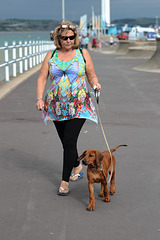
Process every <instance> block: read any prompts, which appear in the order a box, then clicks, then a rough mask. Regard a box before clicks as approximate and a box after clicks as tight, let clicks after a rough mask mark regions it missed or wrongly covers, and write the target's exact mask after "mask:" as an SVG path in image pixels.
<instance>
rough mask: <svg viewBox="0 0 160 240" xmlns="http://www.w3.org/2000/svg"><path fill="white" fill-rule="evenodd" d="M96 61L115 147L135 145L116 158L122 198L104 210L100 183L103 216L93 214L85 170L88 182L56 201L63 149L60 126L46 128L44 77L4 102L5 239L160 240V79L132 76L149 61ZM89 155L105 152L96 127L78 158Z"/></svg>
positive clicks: (0, 186) (1, 187) (0, 121)
mask: <svg viewBox="0 0 160 240" xmlns="http://www.w3.org/2000/svg"><path fill="white" fill-rule="evenodd" d="M91 55H92V58H93V61H94V64H95V70H96V73H97V75H98V77H99V81H100V82H101V84H102V92H101V97H100V115H101V118H102V122H103V126H104V129H105V132H106V135H107V139H108V142H109V145H110V147H111V148H114V147H116V146H117V145H119V144H127V145H128V147H127V148H120V149H118V150H117V151H116V152H115V153H114V155H115V158H116V162H117V164H116V193H115V195H114V196H111V202H110V203H104V202H103V201H102V199H101V198H99V197H98V192H99V190H100V184H96V185H95V198H96V209H95V211H94V212H88V211H87V210H86V207H87V205H88V202H89V194H88V186H87V183H88V182H87V177H86V167H85V166H84V167H83V172H84V178H83V179H81V180H80V181H78V182H73V183H70V186H69V188H70V194H69V196H67V197H61V196H58V195H57V189H58V187H59V184H60V180H61V170H62V147H61V143H60V141H59V139H58V136H57V133H56V130H55V128H54V126H53V124H52V123H51V122H48V125H47V126H45V125H44V123H43V121H42V118H41V112H38V111H37V110H36V108H35V99H36V80H37V77H38V74H39V70H38V71H37V72H35V73H33V74H32V75H31V76H29V77H28V76H27V78H26V81H23V82H22V83H21V84H20V85H18V87H16V86H14V88H13V89H14V90H12V91H11V92H9V94H6V95H5V96H4V97H3V98H2V99H1V100H0V136H1V137H0V216H1V218H0V235H1V239H2V240H10V239H12V240H52V239H54V240H82V239H83V240H97V239H100V240H104V239H107V240H109V239H114V240H151V239H154V240H159V239H160V210H159V209H160V200H159V199H160V187H159V183H160V173H159V172H160V160H159V158H160V145H159V144H160V94H159V89H160V75H159V73H147V72H140V71H135V70H133V67H134V66H137V65H140V64H142V63H143V61H144V59H119V58H117V56H116V54H103V53H99V52H93V51H92V52H91ZM13 81H15V80H13ZM7 84H8V83H7ZM9 84H10V83H9ZM3 87H4V86H2V87H1V89H0V92H1V93H2V92H3ZM15 87H16V88H15ZM91 91H92V90H91ZM93 98H94V96H93ZM86 148H95V149H98V150H100V151H103V150H105V149H106V146H105V142H104V139H103V136H102V133H101V129H100V127H99V126H97V125H96V124H95V123H93V122H90V121H87V122H86V123H85V125H84V127H83V129H82V131H81V134H80V137H79V142H78V149H79V154H81V153H82V152H83V151H84V150H85V149H86Z"/></svg>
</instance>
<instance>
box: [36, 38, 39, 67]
mask: <svg viewBox="0 0 160 240" xmlns="http://www.w3.org/2000/svg"><path fill="white" fill-rule="evenodd" d="M38 58H39V56H38V41H36V65H38V64H39V61H38V60H39V59H38Z"/></svg>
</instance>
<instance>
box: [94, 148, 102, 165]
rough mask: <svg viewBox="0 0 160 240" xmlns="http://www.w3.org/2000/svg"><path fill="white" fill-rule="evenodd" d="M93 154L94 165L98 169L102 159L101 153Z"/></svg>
mask: <svg viewBox="0 0 160 240" xmlns="http://www.w3.org/2000/svg"><path fill="white" fill-rule="evenodd" d="M95 154H96V165H97V168H98V167H99V166H100V163H101V162H102V159H103V157H102V154H101V152H99V151H96V152H95Z"/></svg>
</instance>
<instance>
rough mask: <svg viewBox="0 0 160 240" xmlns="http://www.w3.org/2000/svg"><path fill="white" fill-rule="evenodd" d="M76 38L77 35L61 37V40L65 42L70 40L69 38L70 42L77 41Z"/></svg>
mask: <svg viewBox="0 0 160 240" xmlns="http://www.w3.org/2000/svg"><path fill="white" fill-rule="evenodd" d="M75 37H76V35H72V36H60V38H61V39H62V40H63V41H67V40H68V38H69V39H70V40H73V39H75Z"/></svg>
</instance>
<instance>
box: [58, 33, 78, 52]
mask: <svg viewBox="0 0 160 240" xmlns="http://www.w3.org/2000/svg"><path fill="white" fill-rule="evenodd" d="M67 37H70V38H67ZM74 42H75V33H74V32H73V31H72V30H68V31H64V32H62V33H61V36H60V43H61V47H62V49H64V50H70V49H72V48H73V46H74Z"/></svg>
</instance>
